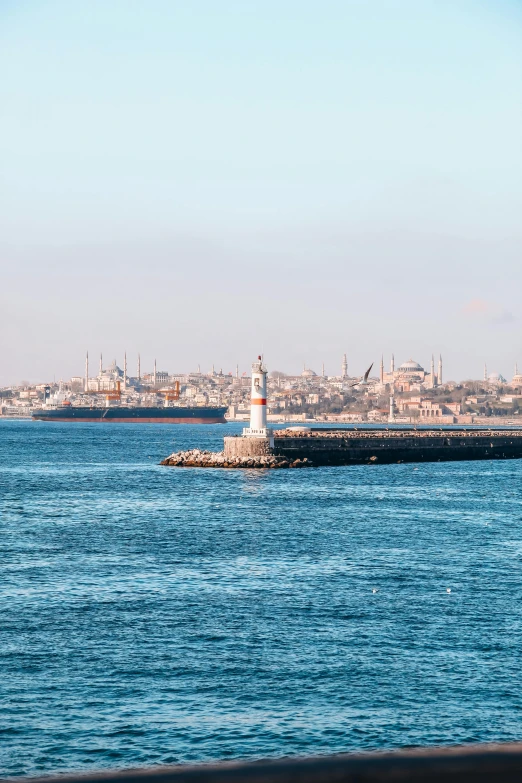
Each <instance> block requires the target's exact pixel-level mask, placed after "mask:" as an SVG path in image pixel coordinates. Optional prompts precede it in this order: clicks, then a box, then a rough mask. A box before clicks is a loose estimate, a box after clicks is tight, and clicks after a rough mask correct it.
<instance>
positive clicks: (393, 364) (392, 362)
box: [390, 353, 395, 380]
mask: <svg viewBox="0 0 522 783" xmlns="http://www.w3.org/2000/svg"><path fill="white" fill-rule="evenodd" d="M390 372H391V373H392V374H393V373H394V372H395V356H394V355H393V353H392V355H391V362H390ZM392 380H393V379H392Z"/></svg>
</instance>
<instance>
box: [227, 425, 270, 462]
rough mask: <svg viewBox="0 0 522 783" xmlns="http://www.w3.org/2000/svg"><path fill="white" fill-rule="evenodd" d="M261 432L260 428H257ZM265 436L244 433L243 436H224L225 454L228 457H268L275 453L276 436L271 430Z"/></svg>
mask: <svg viewBox="0 0 522 783" xmlns="http://www.w3.org/2000/svg"><path fill="white" fill-rule="evenodd" d="M257 432H260V430H257ZM264 432H265V433H267V432H268V433H269V434H268V435H265V436H264V437H263V436H261V435H254V436H251V435H247V436H245V435H243V437H240V438H235V437H233V436H231V437H225V438H224V454H225V457H227V458H228V459H233V458H235V457H266V456H270V455H272V454H273V453H274V437H273V435H272V433H271V432H270V430H264Z"/></svg>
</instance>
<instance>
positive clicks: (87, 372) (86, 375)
mask: <svg viewBox="0 0 522 783" xmlns="http://www.w3.org/2000/svg"><path fill="white" fill-rule="evenodd" d="M85 391H86V392H87V391H89V351H87V353H86V354H85Z"/></svg>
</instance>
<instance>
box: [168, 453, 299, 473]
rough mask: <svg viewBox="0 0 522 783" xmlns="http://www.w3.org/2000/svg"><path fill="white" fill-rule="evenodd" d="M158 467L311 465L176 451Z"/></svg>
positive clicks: (262, 457) (279, 459)
mask: <svg viewBox="0 0 522 783" xmlns="http://www.w3.org/2000/svg"><path fill="white" fill-rule="evenodd" d="M160 465H169V466H170V467H176V468H310V467H312V463H311V462H310V460H309V459H307V458H306V457H305V458H304V459H295V460H292V459H288V458H287V457H274V456H272V455H260V456H256V457H225V454H224V452H222V451H218V452H216V451H200V450H199V449H191V450H190V451H178V452H177V453H175V454H171V455H170V457H167V458H166V459H164V460H162V462H160Z"/></svg>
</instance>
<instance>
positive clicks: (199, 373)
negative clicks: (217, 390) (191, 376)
mask: <svg viewBox="0 0 522 783" xmlns="http://www.w3.org/2000/svg"><path fill="white" fill-rule="evenodd" d="M198 375H201V365H200V364H198Z"/></svg>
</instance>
